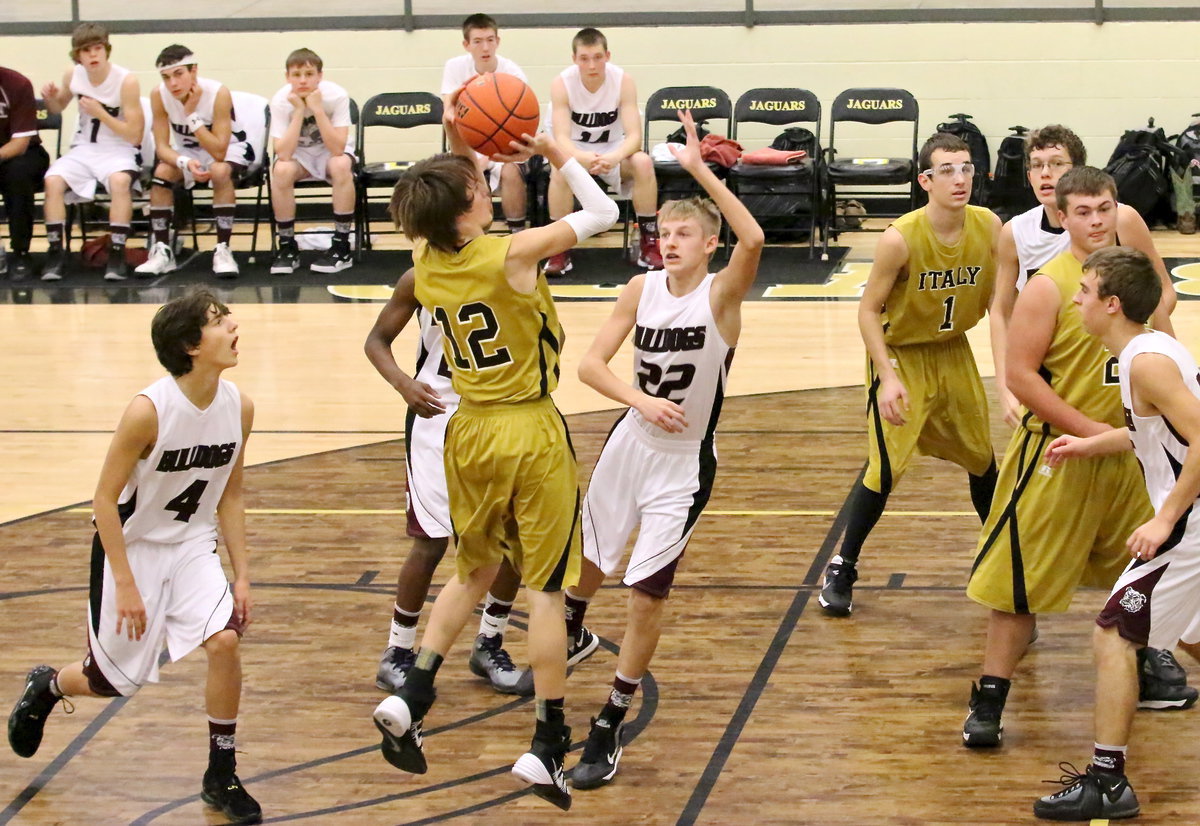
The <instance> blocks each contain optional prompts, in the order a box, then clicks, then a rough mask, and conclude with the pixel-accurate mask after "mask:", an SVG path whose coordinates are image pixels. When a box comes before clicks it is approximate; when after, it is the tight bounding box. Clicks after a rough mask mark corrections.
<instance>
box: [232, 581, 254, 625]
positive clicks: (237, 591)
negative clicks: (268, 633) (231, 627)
mask: <svg viewBox="0 0 1200 826" xmlns="http://www.w3.org/2000/svg"><path fill="white" fill-rule="evenodd" d="M253 608H254V600H253V599H251V598H250V580H248V579H236V580H234V582H233V615H234V617H235V618H236V619H237V620H238V621H239V622H240V623H241V626H242V633H245V631H246V629H247V628H249V627H250V619H251V617H250V614H251V611H252V609H253Z"/></svg>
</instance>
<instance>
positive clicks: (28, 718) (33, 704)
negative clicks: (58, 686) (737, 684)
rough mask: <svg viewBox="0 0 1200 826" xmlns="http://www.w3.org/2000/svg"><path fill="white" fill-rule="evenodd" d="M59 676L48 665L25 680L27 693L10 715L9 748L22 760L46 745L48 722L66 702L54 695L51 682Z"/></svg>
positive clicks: (25, 691) (40, 667) (41, 667)
mask: <svg viewBox="0 0 1200 826" xmlns="http://www.w3.org/2000/svg"><path fill="white" fill-rule="evenodd" d="M57 673H58V672H57V671H55V670H54V669H53V668H51V667H50V666H48V665H39V666H37V667H35V668H33V669H32V670H31V671H30V672H29V674H28V675H27V676H26V677H25V690H24V691H22V692H21V698H20V699H19V700H17V704H16V705H15V706H13V710H12V714H9V715H8V744H9V745H10V746H12V750H13V751H14V752H16V753H17V756H19V757H33V756H34V755H35V754H37V750H38V746H40V745H41V744H42V732H43V731H44V730H45V728H46V718H47V717H49V716H50V711H51V709H53V708H54V705H55V704H56V703H57V702H58V701H59V700H61V699H62V698H61V697H55V696H54V695H53V694H51V693H50V681H51V680H53V679H54V675H55V674H57Z"/></svg>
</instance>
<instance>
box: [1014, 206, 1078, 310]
mask: <svg viewBox="0 0 1200 826" xmlns="http://www.w3.org/2000/svg"><path fill="white" fill-rule="evenodd" d="M1009 223H1010V224H1012V233H1013V242H1014V243H1015V244H1016V245H1017V290H1018V291H1019V290H1022V289H1024V288H1025V282H1026V281H1028V280H1029V276H1031V275H1033V274H1034V273H1035V272H1037V271H1038V270H1040V269H1041V268H1042V267H1043V266H1044V265H1045V264H1047V263H1049V261H1050V259H1052V258H1054V257H1055V256H1056V255H1058V254H1059V253H1060V252H1064V251H1066V250H1068V249H1070V247H1071V236H1070V235H1068V234H1067V231H1066V230H1065V229H1063V228H1062V227H1052V226H1050V223H1049V221H1047V220H1046V208H1045V207H1043V206H1042V205H1041V204H1038V205H1037V206H1035V207H1034V208H1033V209H1030V210H1027V211H1026V212H1022V213H1021V214H1020V215H1018V216H1016V217H1015V218H1013V219H1012V221H1010V222H1009Z"/></svg>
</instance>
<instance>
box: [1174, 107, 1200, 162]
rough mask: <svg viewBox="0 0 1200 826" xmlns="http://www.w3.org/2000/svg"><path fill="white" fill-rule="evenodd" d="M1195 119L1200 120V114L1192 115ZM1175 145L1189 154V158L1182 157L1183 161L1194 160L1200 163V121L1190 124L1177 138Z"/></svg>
mask: <svg viewBox="0 0 1200 826" xmlns="http://www.w3.org/2000/svg"><path fill="white" fill-rule="evenodd" d="M1192 117H1193V118H1200V112H1197V113H1195V114H1193V115H1192ZM1175 145H1176V146H1177V147H1179V148H1180V149H1182V150H1183V151H1184V152H1186V153H1187V157H1186V158H1184V157H1182V156H1181V157H1180V160H1181V161H1187V162H1189V163H1190V162H1191V161H1193V160H1195V161H1200V120H1193V121H1192V122H1191V123H1189V124H1188V127H1187V129H1184V130H1183V131H1182V132H1180V133H1179V134H1178V135H1177V136H1176V137H1175Z"/></svg>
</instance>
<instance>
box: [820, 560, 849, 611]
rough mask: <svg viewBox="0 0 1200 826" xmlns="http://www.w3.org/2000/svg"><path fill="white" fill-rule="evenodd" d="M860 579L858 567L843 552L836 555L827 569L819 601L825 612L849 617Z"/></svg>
mask: <svg viewBox="0 0 1200 826" xmlns="http://www.w3.org/2000/svg"><path fill="white" fill-rule="evenodd" d="M857 581H858V567H857V566H856V565H855V564H854V563H853V562H846V561H845V560H844V559H842V556H841V554H838V555H837V556H835V557H834V558H833V559H832V560H830V562H829V567H827V568H826V569H825V584H824V585H822V586H821V594H820V596H818V597H817V602H819V603H821V607H822V608H824V609H825V613H827V614H832V615H833V616H835V617H848V616H850V611H851V609H852V608H853V607H854V583H855V582H857Z"/></svg>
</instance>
